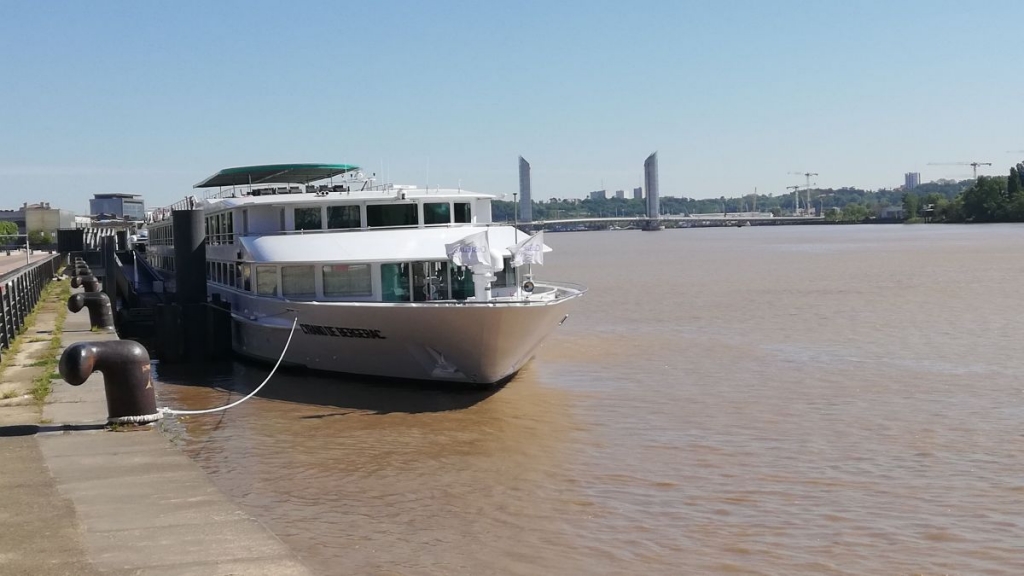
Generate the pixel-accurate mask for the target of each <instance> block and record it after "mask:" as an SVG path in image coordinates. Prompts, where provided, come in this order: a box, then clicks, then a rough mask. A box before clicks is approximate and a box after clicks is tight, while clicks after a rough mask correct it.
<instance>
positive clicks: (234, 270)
mask: <svg viewBox="0 0 1024 576" xmlns="http://www.w3.org/2000/svg"><path fill="white" fill-rule="evenodd" d="M228 286H231V287H232V288H238V266H235V265H234V264H228Z"/></svg>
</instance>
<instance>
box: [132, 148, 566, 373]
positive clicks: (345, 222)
mask: <svg viewBox="0 0 1024 576" xmlns="http://www.w3.org/2000/svg"><path fill="white" fill-rule="evenodd" d="M196 187H197V188H206V189H212V188H217V189H218V191H217V192H216V193H215V194H212V195H211V196H210V197H208V198H205V199H202V200H200V199H197V198H194V197H193V198H190V199H187V200H186V201H185V202H183V203H179V205H178V206H175V207H174V208H193V209H201V210H203V211H204V218H205V222H206V244H207V245H206V256H207V271H206V272H207V286H208V293H209V294H210V295H218V296H219V297H220V298H221V299H222V300H224V301H226V302H229V303H230V305H231V309H232V318H233V342H232V345H233V348H234V349H235V351H236V352H238V353H240V354H243V355H247V356H251V357H254V358H258V359H262V360H268V361H275V360H277V358H278V357H279V356H280V354H281V350H282V348H283V347H284V342H285V341H286V339H287V337H288V335H289V333H290V332H291V327H292V321H293V319H295V318H298V327H299V330H298V331H296V334H295V338H296V339H297V340H298V341H297V342H296V343H295V344H293V346H292V347H291V348H290V349H289V351H288V353H287V355H286V356H285V358H284V361H285V362H287V363H290V364H296V365H303V366H307V367H310V368H314V369H319V370H329V371H336V372H346V373H354V374H367V375H375V376H392V377H401V378H415V379H428V380H450V381H460V382H470V383H482V384H489V383H494V382H497V381H500V380H502V379H504V378H506V377H508V376H510V375H512V374H514V373H515V372H516V371H518V370H519V369H520V368H521V367H522V366H523V365H525V364H526V362H528V361H529V359H530V358H531V357H532V356H533V354H534V353H535V351H536V349H537V347H538V346H539V345H540V343H541V342H542V341H543V340H544V338H545V337H547V335H548V334H549V333H550V332H551V331H552V330H553V329H554V328H555V327H557V326H558V325H559V324H560V323H561V322H563V321H564V319H565V318H566V317H567V315H568V308H569V307H570V306H571V304H572V302H573V301H574V300H575V299H576V298H578V297H579V296H581V295H582V294H583V293H584V292H585V289H584V288H582V287H580V286H574V285H569V284H558V283H551V282H540V281H534V279H533V275H532V270H531V268H532V266H533V263H541V262H542V261H543V254H544V253H545V252H549V251H550V248H548V247H546V246H544V245H543V241H542V235H538V236H536V237H531V236H529V235H528V234H526V233H524V232H522V231H520V230H518V229H517V228H516V227H515V226H509V225H506V224H498V223H494V222H492V221H491V210H490V202H491V199H492V198H493V197H492V196H490V195H487V194H479V193H473V192H468V191H464V190H457V189H422V188H416V187H409V186H393V185H377V184H376V183H375V182H374V180H373V179H371V178H365V177H364V176H363V175H362V174H361V173H359V171H358V168H357V167H355V166H350V165H345V164H289V165H272V166H251V167H241V168H231V169H227V170H222V171H220V172H218V173H217V174H214V175H213V176H211V177H210V178H207V179H206V180H204V181H202V182H200V183H199V184H197V185H196ZM172 217H173V212H172V211H169V210H160V211H156V212H155V213H154V221H153V222H152V223H151V224H150V227H149V228H150V233H149V235H150V238H149V243H150V250H149V258H150V260H151V263H152V264H153V265H154V266H155V267H157V268H159V269H162V270H163V271H164V272H165V273H167V274H169V275H173V273H174V256H173V237H172V234H173V232H172V226H171V225H170V224H171V218H172Z"/></svg>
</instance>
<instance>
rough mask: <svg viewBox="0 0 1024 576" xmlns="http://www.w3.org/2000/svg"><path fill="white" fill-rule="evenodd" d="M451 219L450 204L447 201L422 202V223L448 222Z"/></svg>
mask: <svg viewBox="0 0 1024 576" xmlns="http://www.w3.org/2000/svg"><path fill="white" fill-rule="evenodd" d="M451 221H452V210H451V205H450V204H448V203H447V202H424V204H423V223H424V224H448V223H450V222H451Z"/></svg>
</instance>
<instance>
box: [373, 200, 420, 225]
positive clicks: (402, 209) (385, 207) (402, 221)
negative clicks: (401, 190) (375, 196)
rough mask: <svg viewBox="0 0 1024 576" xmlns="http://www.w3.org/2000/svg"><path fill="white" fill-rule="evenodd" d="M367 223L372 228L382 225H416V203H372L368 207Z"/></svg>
mask: <svg viewBox="0 0 1024 576" xmlns="http://www.w3.org/2000/svg"><path fill="white" fill-rule="evenodd" d="M366 225H367V226H368V227H370V228H373V227H380V226H415V225H416V205H415V204H411V203H406V204H370V205H368V206H367V207H366Z"/></svg>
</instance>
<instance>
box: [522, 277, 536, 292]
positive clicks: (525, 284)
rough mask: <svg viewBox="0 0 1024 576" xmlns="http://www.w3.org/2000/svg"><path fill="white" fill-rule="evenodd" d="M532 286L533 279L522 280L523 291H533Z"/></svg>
mask: <svg viewBox="0 0 1024 576" xmlns="http://www.w3.org/2000/svg"><path fill="white" fill-rule="evenodd" d="M533 288H534V285H533V280H527V281H526V282H523V292H526V293H530V292H533Z"/></svg>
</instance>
